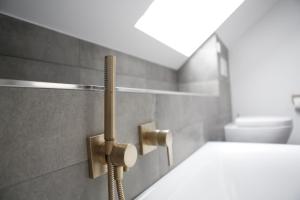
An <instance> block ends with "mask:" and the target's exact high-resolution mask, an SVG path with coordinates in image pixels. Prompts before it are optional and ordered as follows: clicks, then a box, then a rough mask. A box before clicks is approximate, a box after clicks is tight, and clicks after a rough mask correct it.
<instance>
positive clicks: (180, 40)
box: [135, 0, 244, 56]
mask: <svg viewBox="0 0 300 200" xmlns="http://www.w3.org/2000/svg"><path fill="white" fill-rule="evenodd" d="M243 1H244V0H154V1H153V3H152V4H151V5H150V6H149V8H148V9H147V10H146V12H145V13H144V15H143V16H142V17H141V18H140V19H139V20H138V21H137V23H136V24H135V28H137V29H139V30H141V31H143V32H144V33H146V34H148V35H150V36H151V37H153V38H155V39H156V40H158V41H160V42H162V43H164V44H165V45H167V46H169V47H171V48H173V49H175V50H176V51H178V52H179V53H182V54H183V55H185V56H190V55H191V54H192V53H193V52H194V51H195V50H196V49H197V48H198V47H199V46H200V45H201V44H202V43H203V42H204V41H205V40H206V39H207V38H208V37H209V36H210V35H211V34H212V33H213V32H215V31H216V30H217V28H218V27H219V26H220V25H221V24H222V23H223V22H224V21H225V20H226V19H227V18H228V17H229V16H230V15H231V14H232V13H233V12H234V11H235V10H236V9H237V8H238V7H239V6H240V5H241V4H242V2H243Z"/></svg>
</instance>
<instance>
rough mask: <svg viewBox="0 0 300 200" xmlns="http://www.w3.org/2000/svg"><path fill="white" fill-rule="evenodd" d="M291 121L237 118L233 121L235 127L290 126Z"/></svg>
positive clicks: (274, 118) (283, 118) (270, 118)
mask: <svg viewBox="0 0 300 200" xmlns="http://www.w3.org/2000/svg"><path fill="white" fill-rule="evenodd" d="M292 123H293V121H292V119H291V118H290V117H261V116H260V117H258V116H257V117H238V118H236V119H235V124H236V125H237V126H248V127H249V126H251V127H262V126H264V127H265V126H292Z"/></svg>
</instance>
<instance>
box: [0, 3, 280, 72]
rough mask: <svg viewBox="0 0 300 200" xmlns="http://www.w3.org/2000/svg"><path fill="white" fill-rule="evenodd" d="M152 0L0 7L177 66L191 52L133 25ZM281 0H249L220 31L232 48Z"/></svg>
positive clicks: (41, 22)
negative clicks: (185, 53)
mask: <svg viewBox="0 0 300 200" xmlns="http://www.w3.org/2000/svg"><path fill="white" fill-rule="evenodd" d="M152 1H153V0H125V1H124V0H50V1H49V0H22V1H20V0H0V12H1V13H4V14H7V15H10V16H13V17H17V18H21V19H23V20H26V21H29V22H32V23H35V24H38V25H40V26H43V27H47V28H50V29H52V30H56V31H59V32H62V33H66V34H68V35H72V36H75V37H77V38H80V39H83V40H87V41H90V42H93V43H96V44H99V45H102V46H105V47H108V48H112V49H115V50H119V51H122V52H126V53H127V54H130V55H133V56H136V57H139V58H143V59H145V60H148V61H151V62H154V63H157V64H160V65H163V66H166V67H170V68H173V69H178V68H179V67H180V66H181V65H182V64H183V63H184V62H185V61H186V60H187V57H186V56H184V55H182V54H180V53H179V52H176V51H175V50H173V49H171V48H169V47H168V46H166V45H164V44H162V43H160V42H158V41H157V40H155V39H153V38H151V37H150V36H148V35H146V34H145V33H143V32H141V31H139V30H137V29H136V28H134V24H135V23H136V22H137V20H138V19H139V18H140V17H141V16H142V14H143V13H144V12H145V10H146V9H147V8H148V6H149V5H150V4H151V2H152ZM276 1H278V0H246V1H245V3H244V4H243V5H242V6H241V7H240V8H239V9H238V10H237V12H236V13H234V14H233V15H232V16H231V17H230V19H229V20H227V21H226V22H225V23H224V24H223V25H222V26H221V27H220V28H219V29H218V31H217V33H218V34H219V36H220V38H221V39H222V40H223V41H224V42H225V44H226V45H227V46H228V47H229V49H230V48H231V47H232V46H233V45H234V43H235V42H236V41H237V39H238V38H239V37H240V36H241V35H242V34H243V33H244V32H245V31H246V30H247V29H248V28H249V27H250V26H251V25H253V24H254V23H256V22H257V21H258V20H259V19H260V18H261V17H262V16H263V15H264V14H265V13H266V12H267V11H268V10H269V9H270V8H271V6H272V5H273V4H274V3H275V2H276Z"/></svg>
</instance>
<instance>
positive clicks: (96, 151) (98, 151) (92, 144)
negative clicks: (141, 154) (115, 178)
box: [87, 134, 137, 179]
mask: <svg viewBox="0 0 300 200" xmlns="http://www.w3.org/2000/svg"><path fill="white" fill-rule="evenodd" d="M87 142H88V144H87V147H88V162H89V176H90V178H92V179H95V178H97V177H99V176H102V175H104V174H106V173H107V161H106V157H105V155H106V154H105V152H106V148H105V139H104V134H100V135H95V136H91V137H88V138H87ZM136 159H137V151H136V148H135V146H134V145H132V144H113V147H112V151H111V161H112V164H113V165H114V166H121V167H123V168H124V170H125V171H127V170H128V168H130V167H132V166H133V165H134V164H135V162H136Z"/></svg>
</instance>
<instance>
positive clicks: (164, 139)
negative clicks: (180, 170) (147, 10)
mask: <svg viewBox="0 0 300 200" xmlns="http://www.w3.org/2000/svg"><path fill="white" fill-rule="evenodd" d="M139 134H140V150H141V154H142V155H145V154H147V153H149V152H151V151H153V150H155V149H156V148H157V146H164V147H166V148H167V156H168V164H169V166H171V165H173V139H172V134H171V132H170V130H158V129H156V128H155V123H154V122H150V123H147V124H143V125H140V126H139Z"/></svg>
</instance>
